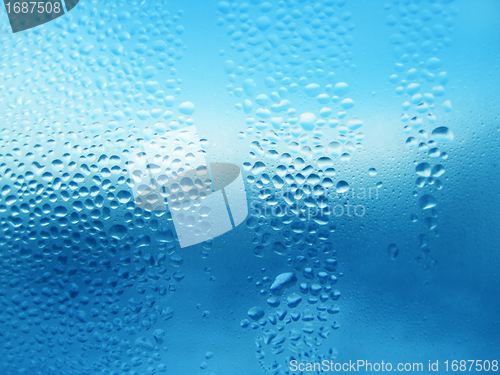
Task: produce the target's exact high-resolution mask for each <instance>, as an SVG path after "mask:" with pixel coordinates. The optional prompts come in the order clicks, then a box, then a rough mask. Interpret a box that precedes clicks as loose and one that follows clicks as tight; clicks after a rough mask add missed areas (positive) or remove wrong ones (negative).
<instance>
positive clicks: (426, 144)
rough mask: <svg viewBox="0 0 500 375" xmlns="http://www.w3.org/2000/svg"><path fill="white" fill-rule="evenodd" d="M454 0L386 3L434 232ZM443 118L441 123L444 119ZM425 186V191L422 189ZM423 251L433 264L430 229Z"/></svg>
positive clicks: (422, 202)
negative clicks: (446, 59)
mask: <svg viewBox="0 0 500 375" xmlns="http://www.w3.org/2000/svg"><path fill="white" fill-rule="evenodd" d="M451 2H452V1H448V0H446V1H434V0H432V1H431V0H429V1H428V2H426V3H423V4H422V3H421V2H420V1H399V0H394V1H393V2H392V4H388V5H386V10H387V11H388V12H389V13H390V14H389V15H387V17H386V19H385V22H386V24H387V25H388V26H390V27H391V28H392V29H393V31H394V32H393V34H392V35H391V37H390V43H391V44H392V45H394V49H395V53H396V56H398V59H397V61H396V63H395V70H396V73H395V74H393V75H391V76H390V78H389V80H390V82H391V83H393V84H394V85H395V86H396V89H395V91H396V94H397V95H398V96H401V97H402V98H403V99H402V100H403V102H402V105H401V107H402V110H403V114H402V116H401V122H402V123H403V124H404V131H405V133H406V134H407V139H406V141H405V144H406V147H408V149H410V150H417V151H418V161H417V162H415V173H416V174H417V177H416V181H415V185H416V187H417V188H418V189H417V190H416V191H415V192H414V195H415V196H416V197H419V198H418V204H419V207H420V209H421V210H422V216H423V219H422V222H423V224H424V226H425V228H426V229H427V230H428V231H429V232H430V233H431V234H433V235H437V232H436V228H437V216H438V215H437V210H436V206H437V199H436V198H435V197H434V195H435V194H436V192H437V191H439V190H441V189H442V187H443V184H442V181H441V180H440V177H441V176H442V175H443V174H444V173H445V168H444V166H443V165H442V163H443V161H444V160H446V159H447V158H448V154H447V153H446V152H445V151H443V148H445V144H446V143H449V142H451V141H452V140H453V137H454V136H453V133H452V131H451V130H450V129H449V127H448V126H444V125H442V123H443V122H445V120H446V116H445V114H446V113H449V112H451V110H452V105H451V102H450V100H447V99H446V98H445V86H446V84H447V82H448V73H447V72H446V71H444V70H443V69H442V62H441V60H440V59H439V55H440V52H441V51H442V50H443V49H444V48H445V47H446V46H449V45H450V43H451V39H450V35H451V32H452V25H453V15H454V14H455V12H456V10H455V8H454V7H453V6H450V5H449V3H451ZM440 123H441V124H440ZM420 191H421V192H420ZM419 216H420V215H417V214H412V215H411V217H410V220H411V221H412V222H417V221H418V217H419ZM420 237H421V241H420V245H421V249H422V253H421V254H420V255H418V257H417V260H418V261H419V262H421V263H422V264H424V266H425V267H432V266H433V265H434V263H435V262H434V261H433V260H432V259H431V258H430V256H429V249H428V244H427V240H425V237H426V235H425V234H422V235H421V236H420ZM388 253H389V256H390V257H391V258H395V257H396V256H397V254H398V250H397V246H396V245H395V244H391V245H389V247H388Z"/></svg>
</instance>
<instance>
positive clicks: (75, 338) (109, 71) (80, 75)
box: [0, 1, 211, 375]
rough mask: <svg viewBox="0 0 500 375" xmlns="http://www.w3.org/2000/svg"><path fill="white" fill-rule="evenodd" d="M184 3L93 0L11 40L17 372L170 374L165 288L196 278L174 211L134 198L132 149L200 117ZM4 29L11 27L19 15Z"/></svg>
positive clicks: (7, 303) (9, 303) (6, 284)
mask: <svg viewBox="0 0 500 375" xmlns="http://www.w3.org/2000/svg"><path fill="white" fill-rule="evenodd" d="M180 15H181V12H179V14H176V15H172V14H170V13H169V12H168V11H166V9H165V6H164V5H162V4H160V3H154V4H151V3H150V2H146V3H144V2H142V3H141V2H137V1H118V2H113V3H109V4H106V7H103V6H102V4H100V3H99V2H97V1H80V3H79V5H78V7H77V8H76V9H75V10H73V11H72V12H70V13H68V14H67V15H65V16H64V17H61V18H59V19H57V20H55V21H53V22H51V23H48V24H46V25H44V26H41V27H38V28H35V29H33V30H28V31H26V32H23V33H19V34H15V35H12V34H10V35H8V36H5V37H3V38H1V40H0V48H1V51H2V54H3V57H4V59H5V62H4V64H5V65H4V69H2V72H1V73H0V81H1V82H2V83H1V89H0V96H1V100H2V103H3V106H2V108H3V111H2V114H1V119H2V122H3V123H4V124H5V126H6V127H5V128H4V129H2V130H1V131H0V186H1V192H0V226H1V228H2V232H1V234H0V300H1V302H0V303H1V304H2V306H3V307H2V311H1V313H0V327H2V329H1V331H2V333H1V334H0V341H1V342H2V349H1V350H0V352H1V354H2V361H1V366H0V367H2V369H3V370H4V372H5V373H6V374H14V373H15V374H47V373H55V371H63V372H66V371H73V370H71V369H75V368H79V369H80V370H81V371H82V372H88V373H94V374H110V373H127V374H130V375H132V374H138V373H146V372H148V373H150V372H151V373H153V372H158V373H168V368H169V366H168V363H167V362H166V361H165V354H164V352H165V351H167V350H168V345H169V340H168V338H167V337H165V335H166V333H165V331H164V329H163V328H164V326H165V323H164V322H165V321H167V320H169V319H171V318H172V316H173V314H174V310H173V309H172V307H171V306H168V305H167V304H166V303H165V297H166V296H168V295H169V294H171V293H174V292H175V291H176V289H177V284H178V283H180V282H182V280H183V279H184V277H185V275H184V272H183V271H182V263H183V260H182V258H181V257H180V256H179V254H178V253H177V252H176V249H177V248H178V246H177V244H176V241H177V239H176V237H175V235H174V232H173V225H172V218H171V216H170V213H169V212H168V211H159V212H148V211H146V210H143V209H141V208H140V207H137V205H136V204H135V200H134V197H133V195H132V189H131V183H130V179H129V170H128V157H129V155H130V154H131V153H132V152H134V150H137V149H140V147H141V145H142V144H143V143H144V141H145V140H148V139H152V138H155V137H157V136H158V135H161V134H164V133H166V132H167V133H168V130H169V129H177V128H179V127H181V126H183V125H184V124H186V125H190V124H192V123H193V119H192V114H193V112H194V105H193V104H192V103H190V102H186V101H185V102H182V103H180V102H179V103H176V97H178V96H179V95H180V94H181V89H180V88H179V85H180V83H181V81H180V79H178V78H176V70H175V64H176V61H177V60H179V59H180V58H181V57H182V54H183V52H182V51H183V48H184V46H183V43H182V41H181V40H180V39H179V37H180V35H181V34H182V32H183V27H182V25H180V23H179V20H180V18H179V17H180ZM3 16H4V15H3V14H2V17H3ZM1 28H2V31H3V32H5V33H10V31H8V22H7V20H6V17H4V18H3V19H2V26H1ZM165 109H167V110H165ZM146 121H147V122H148V123H150V122H154V126H151V127H145V125H143V124H145V123H146ZM210 247H211V242H208V243H205V244H204V245H203V254H204V256H206V255H208V252H209V250H210ZM161 327H163V328H161ZM56 369H57V370H56Z"/></svg>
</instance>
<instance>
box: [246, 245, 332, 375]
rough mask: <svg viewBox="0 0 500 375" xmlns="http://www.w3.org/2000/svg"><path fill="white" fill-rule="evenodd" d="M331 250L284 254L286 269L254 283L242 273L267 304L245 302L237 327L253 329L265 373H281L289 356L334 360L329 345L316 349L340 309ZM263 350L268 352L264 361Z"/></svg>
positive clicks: (258, 355) (299, 358) (330, 330)
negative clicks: (245, 315) (245, 314)
mask: <svg viewBox="0 0 500 375" xmlns="http://www.w3.org/2000/svg"><path fill="white" fill-rule="evenodd" d="M335 255H336V254H335V251H333V250H332V249H331V247H325V248H323V250H322V251H320V252H318V251H317V250H315V248H310V249H309V250H308V251H307V252H305V253H303V255H297V256H295V257H293V258H292V257H291V258H289V259H288V265H289V266H290V268H291V269H290V271H289V272H283V273H281V274H279V275H277V276H276V277H275V278H274V280H273V278H272V277H268V276H263V277H262V279H260V280H258V281H256V282H255V278H254V277H249V278H248V281H249V282H252V283H254V282H255V286H256V288H258V289H259V293H260V294H261V295H262V296H264V297H267V301H266V302H267V303H266V306H253V307H251V308H250V309H249V310H248V318H247V319H243V320H242V321H241V326H242V327H243V328H245V329H253V330H255V331H256V332H257V337H256V340H255V343H256V346H257V351H256V355H257V358H258V359H259V362H260V364H261V366H262V368H263V369H264V370H265V371H266V373H269V374H284V373H286V371H287V369H288V366H287V365H286V364H289V363H290V361H291V360H294V359H295V360H297V361H298V362H303V361H304V362H309V361H312V360H313V359H314V362H321V361H322V360H323V359H328V360H333V359H335V357H336V354H337V351H336V350H335V349H334V348H330V349H329V350H328V351H327V352H326V353H323V354H321V353H319V352H318V351H317V348H318V347H319V346H321V344H322V343H323V342H324V341H326V340H327V339H328V337H329V335H330V334H331V332H332V331H333V330H335V329H338V328H339V324H338V322H337V321H336V320H335V317H336V315H337V314H338V313H339V312H340V307H339V305H338V304H337V301H338V299H339V298H340V292H339V291H338V290H337V289H336V288H335V285H336V283H337V275H336V274H335V273H336V270H337V261H336V260H335ZM261 271H262V274H266V272H267V271H266V269H262V270H261ZM340 275H341V274H340ZM268 353H271V354H272V358H271V360H270V363H269V356H267V357H266V355H267V354H268ZM306 359H307V360H306Z"/></svg>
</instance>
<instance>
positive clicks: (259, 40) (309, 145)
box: [218, 0, 363, 162]
mask: <svg viewBox="0 0 500 375" xmlns="http://www.w3.org/2000/svg"><path fill="white" fill-rule="evenodd" d="M343 5H344V2H343V1H333V0H331V1H330V0H325V1H323V2H318V3H316V4H314V5H310V4H308V3H304V2H297V1H280V2H277V3H269V2H263V1H259V0H257V1H250V3H249V4H248V3H246V2H236V1H232V2H225V1H221V2H220V3H219V4H218V10H219V11H220V13H221V15H222V17H221V18H219V25H221V26H222V27H224V28H225V31H226V34H227V36H228V38H230V39H231V56H230V58H231V59H228V60H226V61H225V62H224V70H225V72H226V73H227V75H228V79H229V81H230V84H229V85H228V86H227V89H228V91H229V93H230V95H231V96H233V97H235V99H236V101H237V104H236V108H237V109H238V110H241V111H242V112H244V113H245V115H246V116H247V118H246V123H247V129H246V131H242V132H240V138H242V139H248V138H249V137H252V138H253V139H254V140H253V141H252V142H251V150H250V157H251V158H252V159H261V160H262V159H266V160H269V161H270V162H273V161H275V160H276V159H277V158H278V156H279V154H280V153H282V152H290V153H292V154H297V155H300V156H301V157H303V158H305V159H306V160H308V161H315V160H317V159H318V158H320V157H322V156H326V157H331V158H335V157H341V158H342V160H344V161H348V160H349V158H350V156H351V154H352V153H353V152H355V150H357V149H360V148H362V145H361V141H362V138H363V134H362V133H361V132H359V131H358V129H359V128H360V127H361V126H362V121H361V120H359V119H356V118H352V117H350V116H349V110H350V109H351V108H353V106H354V101H353V100H352V99H351V98H350V97H348V95H347V94H348V92H349V86H348V85H347V84H346V83H345V82H342V81H340V80H339V79H338V78H337V76H336V74H335V73H334V72H333V70H334V69H339V70H341V68H342V67H354V66H353V64H352V61H351V59H352V56H351V55H352V53H351V52H350V50H349V46H350V45H351V44H352V37H351V36H350V35H349V32H350V31H351V30H352V29H353V28H354V25H353V24H352V22H350V18H351V14H350V13H349V12H347V11H344V10H343ZM222 53H223V54H224V55H225V54H226V53H225V52H224V51H223V52H222ZM318 82H319V83H318ZM325 144H328V145H329V146H325Z"/></svg>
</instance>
